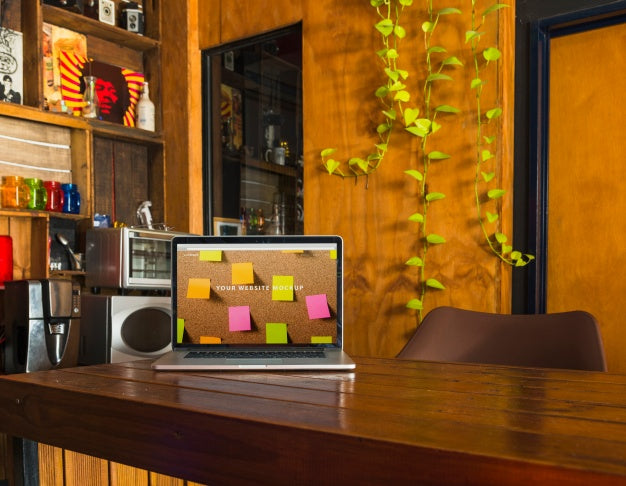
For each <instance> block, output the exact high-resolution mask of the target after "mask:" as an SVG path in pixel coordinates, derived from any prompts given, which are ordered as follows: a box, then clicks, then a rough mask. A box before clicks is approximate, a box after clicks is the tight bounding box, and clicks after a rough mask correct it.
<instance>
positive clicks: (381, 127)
mask: <svg viewBox="0 0 626 486" xmlns="http://www.w3.org/2000/svg"><path fill="white" fill-rule="evenodd" d="M389 130H391V125H389V124H388V123H381V124H380V125H378V126H377V127H376V133H378V134H379V135H381V134H383V133H385V132H388V131H389Z"/></svg>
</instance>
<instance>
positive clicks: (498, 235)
mask: <svg viewBox="0 0 626 486" xmlns="http://www.w3.org/2000/svg"><path fill="white" fill-rule="evenodd" d="M495 237H496V241H497V242H498V243H500V244H503V243H506V242H507V240H508V238H507V237H506V235H505V234H503V233H496V234H495Z"/></svg>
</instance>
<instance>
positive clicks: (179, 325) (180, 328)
mask: <svg viewBox="0 0 626 486" xmlns="http://www.w3.org/2000/svg"><path fill="white" fill-rule="evenodd" d="M184 334H185V319H182V318H180V317H179V318H177V319H176V342H177V343H182V342H183V335H184Z"/></svg>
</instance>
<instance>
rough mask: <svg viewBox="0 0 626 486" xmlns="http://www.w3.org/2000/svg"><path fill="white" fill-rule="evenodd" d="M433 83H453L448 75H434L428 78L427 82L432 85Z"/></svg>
mask: <svg viewBox="0 0 626 486" xmlns="http://www.w3.org/2000/svg"><path fill="white" fill-rule="evenodd" d="M433 81H452V78H451V77H450V76H448V75H447V74H442V73H433V74H431V75H430V76H428V77H427V78H426V82H427V83H432V82H433Z"/></svg>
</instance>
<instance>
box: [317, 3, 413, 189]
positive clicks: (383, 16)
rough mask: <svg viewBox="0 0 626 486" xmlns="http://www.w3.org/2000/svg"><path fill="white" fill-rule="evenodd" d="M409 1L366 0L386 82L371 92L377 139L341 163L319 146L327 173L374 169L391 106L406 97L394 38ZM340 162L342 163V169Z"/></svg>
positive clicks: (392, 115)
mask: <svg viewBox="0 0 626 486" xmlns="http://www.w3.org/2000/svg"><path fill="white" fill-rule="evenodd" d="M412 4H413V0H370V5H371V6H372V7H374V8H375V9H376V12H377V14H378V16H379V17H380V20H379V21H378V22H377V23H376V24H375V28H376V30H377V31H378V32H379V33H380V36H381V42H382V45H383V47H382V48H381V49H380V50H379V51H378V52H377V53H376V54H377V55H378V57H379V58H380V59H381V60H382V61H383V65H384V72H385V74H386V83H385V84H384V85H382V86H379V87H378V88H377V89H376V91H375V93H374V94H375V96H376V97H377V98H378V99H379V101H380V102H381V103H382V108H381V113H382V115H383V119H384V121H383V122H382V123H380V124H379V125H378V126H377V127H376V133H377V136H378V138H379V142H378V143H376V144H375V151H373V152H372V153H370V154H369V155H367V156H366V157H365V158H362V157H352V158H350V159H349V160H348V162H347V169H346V167H345V165H346V164H345V163H344V164H342V163H341V162H340V161H338V160H336V159H334V158H332V157H331V156H332V155H333V154H334V153H335V152H336V151H337V149H335V148H327V149H324V150H322V152H321V156H322V164H323V165H324V167H325V168H326V170H327V171H328V173H329V174H332V175H337V176H340V177H360V176H369V175H370V174H371V173H373V172H374V171H376V169H378V167H379V166H380V164H381V163H382V162H383V160H384V158H385V155H386V154H387V150H388V144H389V140H390V138H391V133H392V130H393V125H394V121H395V120H396V114H397V112H396V110H395V108H394V106H395V105H396V104H399V105H400V110H402V108H401V104H402V103H406V102H408V101H409V99H410V95H409V93H408V91H406V84H405V81H406V79H407V78H408V76H409V73H408V71H406V70H404V69H400V68H399V67H398V59H399V57H400V56H399V54H398V41H399V40H400V39H403V38H404V37H405V36H406V30H405V29H404V27H403V26H402V25H401V24H400V16H401V14H402V12H403V11H404V9H405V7H409V6H411V5H412ZM342 165H343V166H344V167H343V169H342Z"/></svg>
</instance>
